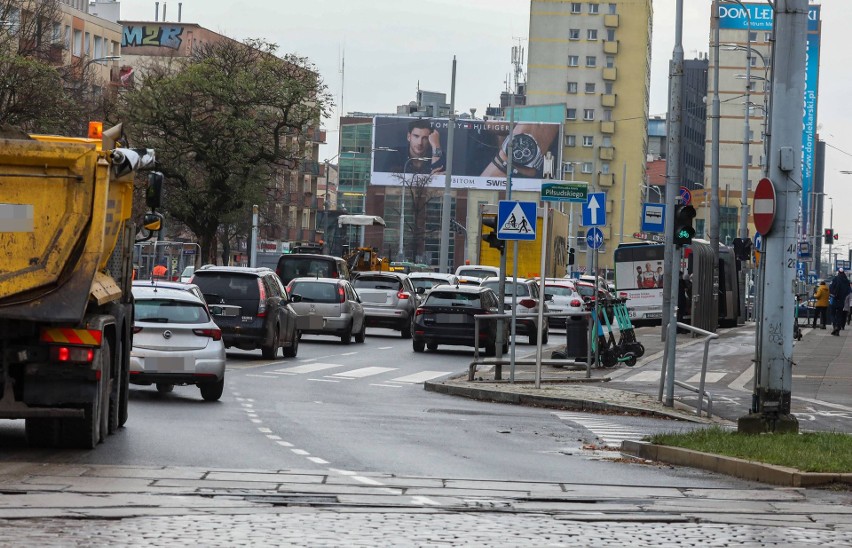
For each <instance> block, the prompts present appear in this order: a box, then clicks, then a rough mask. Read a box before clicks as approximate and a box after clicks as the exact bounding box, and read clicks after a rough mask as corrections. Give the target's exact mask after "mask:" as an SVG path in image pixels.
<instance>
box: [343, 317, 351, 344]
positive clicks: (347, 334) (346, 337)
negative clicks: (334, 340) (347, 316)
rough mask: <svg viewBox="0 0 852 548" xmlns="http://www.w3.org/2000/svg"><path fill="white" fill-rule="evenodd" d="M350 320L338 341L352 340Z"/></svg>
mask: <svg viewBox="0 0 852 548" xmlns="http://www.w3.org/2000/svg"><path fill="white" fill-rule="evenodd" d="M352 327H353V326H352V322H350V323H349V327H347V328H346V332H345V333H344V334H343V335H341V336H340V342H342V343H343V344H349V343H351V342H352Z"/></svg>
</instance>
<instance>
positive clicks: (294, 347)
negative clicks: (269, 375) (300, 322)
mask: <svg viewBox="0 0 852 548" xmlns="http://www.w3.org/2000/svg"><path fill="white" fill-rule="evenodd" d="M300 340H302V332H301V331H298V330H297V331H296V332H295V333H293V344H291V345H290V346H285V347H284V357H285V358H295V357H296V354H298V353H299V341H300Z"/></svg>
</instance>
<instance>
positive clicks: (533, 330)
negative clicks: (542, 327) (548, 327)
mask: <svg viewBox="0 0 852 548" xmlns="http://www.w3.org/2000/svg"><path fill="white" fill-rule="evenodd" d="M530 344H538V333H537V332H536V328H535V326H533V327H531V328H530Z"/></svg>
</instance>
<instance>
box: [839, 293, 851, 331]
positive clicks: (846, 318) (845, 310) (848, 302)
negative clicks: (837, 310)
mask: <svg viewBox="0 0 852 548" xmlns="http://www.w3.org/2000/svg"><path fill="white" fill-rule="evenodd" d="M850 286H852V284H850ZM850 308H852V291H850V292H849V294H848V295H846V300H845V301H843V323H842V324H840V329H843V328H844V327H845V326H847V325H849V309H850Z"/></svg>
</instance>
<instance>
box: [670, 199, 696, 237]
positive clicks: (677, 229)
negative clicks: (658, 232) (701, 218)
mask: <svg viewBox="0 0 852 548" xmlns="http://www.w3.org/2000/svg"><path fill="white" fill-rule="evenodd" d="M693 219H695V208H694V207H692V206H691V205H676V206H675V214H674V227H673V228H674V230H673V232H672V238H673V241H674V244H675V245H689V244H691V243H692V238H694V237H695V228H693V226H692V220H693Z"/></svg>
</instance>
